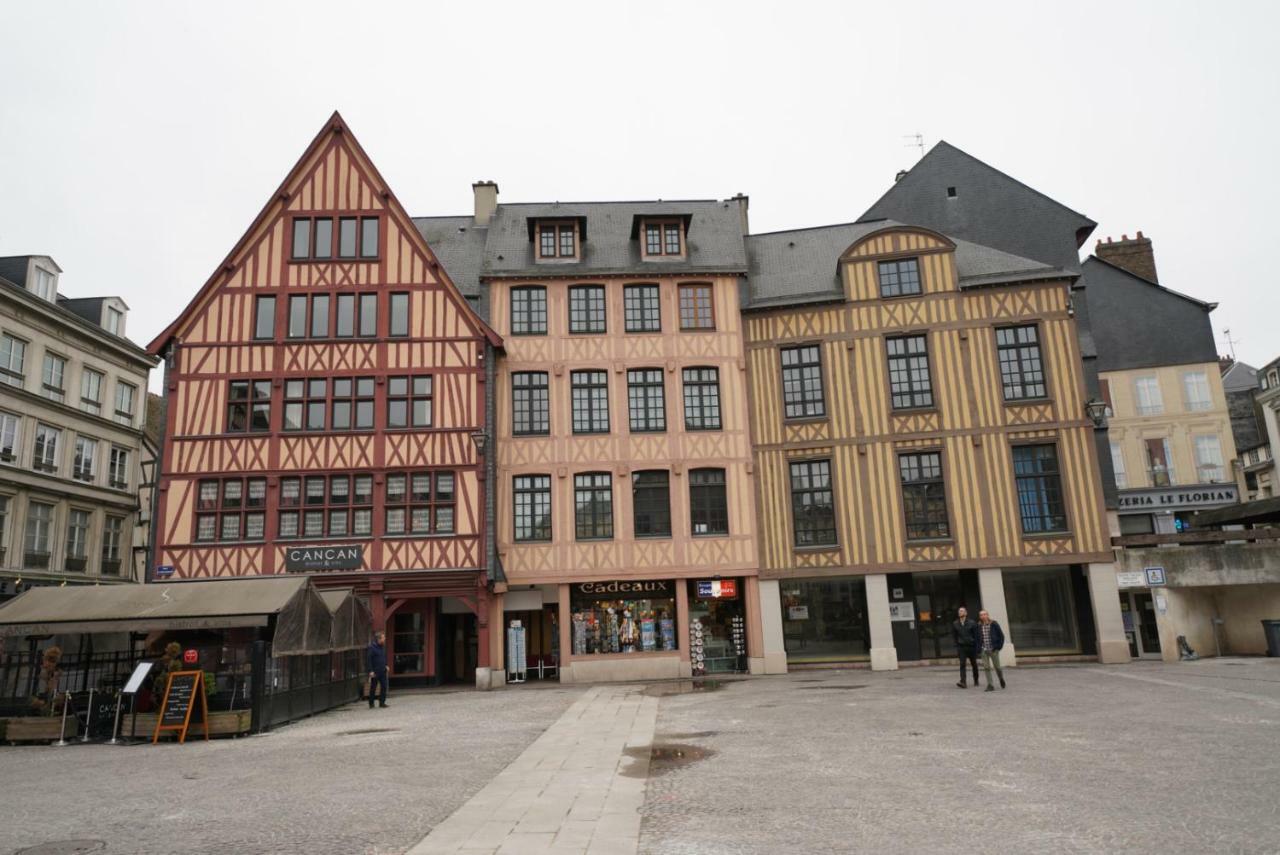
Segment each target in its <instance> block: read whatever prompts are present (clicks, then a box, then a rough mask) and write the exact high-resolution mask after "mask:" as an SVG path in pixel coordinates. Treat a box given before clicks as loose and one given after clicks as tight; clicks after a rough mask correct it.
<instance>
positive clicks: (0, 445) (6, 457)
mask: <svg viewBox="0 0 1280 855" xmlns="http://www.w3.org/2000/svg"><path fill="white" fill-rule="evenodd" d="M21 449H22V416H19V415H17V414H16V413H6V412H3V411H0V463H9V464H17V462H18V452H19V451H20V450H21Z"/></svg>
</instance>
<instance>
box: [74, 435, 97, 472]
mask: <svg viewBox="0 0 1280 855" xmlns="http://www.w3.org/2000/svg"><path fill="white" fill-rule="evenodd" d="M97 472H98V441H97V440H96V439H90V438H89V437H87V436H77V437H76V453H75V458H74V459H73V460H72V462H71V477H72V478H75V479H76V480H77V481H86V482H89V483H92V482H93V479H94V478H95V477H96V476H97Z"/></svg>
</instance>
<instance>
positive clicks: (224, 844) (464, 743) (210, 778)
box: [0, 687, 583, 855]
mask: <svg viewBox="0 0 1280 855" xmlns="http://www.w3.org/2000/svg"><path fill="white" fill-rule="evenodd" d="M582 691H583V690H581V689H570V688H568V687H566V688H563V689H561V688H558V687H556V688H541V687H529V688H528V689H525V690H523V691H521V692H520V693H519V694H516V692H515V691H514V690H510V691H500V692H475V691H465V690H464V691H459V692H454V693H446V694H442V693H438V692H429V693H422V694H395V693H393V694H392V696H391V698H390V705H389V706H388V707H387V709H384V710H383V709H375V710H370V709H368V708H367V707H366V706H365V705H364V704H355V705H352V706H349V707H344V708H342V709H339V710H335V711H333V712H329V713H325V714H322V715H319V716H316V717H315V718H312V719H309V720H306V721H303V722H299V723H297V724H292V725H289V726H287V727H282V728H280V729H278V730H276V731H274V732H272V733H270V734H267V735H265V736H259V737H248V738H244V739H237V740H229V739H222V740H213V741H211V742H209V743H203V742H199V741H198V742H190V741H188V743H187V744H186V745H181V746H179V745H176V744H165V745H159V746H154V747H153V746H149V745H147V746H142V745H138V746H130V747H116V746H108V745H85V746H79V745H76V746H69V747H65V748H52V747H48V746H30V747H0V793H3V809H2V810H0V855H9V853H12V852H13V851H15V850H17V849H20V848H23V847H27V846H34V845H36V844H40V843H44V842H46V841H53V840H67V839H76V838H79V839H90V840H103V841H106V842H107V848H106V849H105V850H101V851H103V852H105V853H109V854H110V855H150V853H157V855H158V854H159V853H165V855H168V853H177V852H182V853H199V855H203V853H217V855H256V853H295V852H296V853H311V855H319V853H342V855H348V854H349V853H356V854H357V855H375V853H376V855H382V853H402V852H404V851H405V850H406V849H407V848H409V847H410V846H412V845H413V844H415V843H417V842H418V841H419V840H421V839H422V837H423V835H425V834H426V833H427V832H428V831H430V830H431V828H432V826H434V825H435V824H437V823H438V822H440V821H441V820H443V819H444V818H445V817H447V816H448V815H449V814H451V813H452V812H453V811H454V810H455V809H456V808H457V807H459V806H460V805H462V804H463V803H464V802H466V801H467V799H468V798H470V797H471V796H472V795H473V794H474V793H476V792H477V791H478V790H480V788H481V787H483V786H484V785H485V784H486V783H487V782H488V781H489V780H490V779H491V778H493V777H494V776H495V775H497V774H498V773H499V772H501V771H502V769H503V768H504V767H506V766H507V765H508V764H509V763H511V761H512V760H514V759H515V758H516V757H517V756H518V755H519V754H520V753H521V752H522V751H523V750H524V749H525V747H526V746H528V745H529V743H531V742H533V741H534V740H535V739H536V738H537V737H538V736H539V735H540V734H541V733H542V732H543V731H544V730H545V729H546V728H547V727H548V726H549V725H550V724H551V723H552V722H553V721H555V720H556V719H557V718H559V717H560V715H561V714H562V713H564V711H565V710H566V709H568V708H569V707H570V705H571V704H572V703H573V702H574V701H575V700H576V699H577V698H578V697H579V696H580V695H581V694H582Z"/></svg>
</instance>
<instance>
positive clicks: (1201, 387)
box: [1182, 371, 1213, 412]
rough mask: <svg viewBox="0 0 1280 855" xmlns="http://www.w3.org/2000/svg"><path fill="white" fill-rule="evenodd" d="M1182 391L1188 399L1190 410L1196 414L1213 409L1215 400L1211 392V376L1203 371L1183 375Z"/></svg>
mask: <svg viewBox="0 0 1280 855" xmlns="http://www.w3.org/2000/svg"><path fill="white" fill-rule="evenodd" d="M1182 389H1183V392H1184V394H1185V397H1186V403H1187V409H1188V410H1190V411H1192V412H1196V411H1199V410H1211V409H1213V398H1212V395H1211V393H1210V391H1209V375H1207V374H1205V373H1204V372H1203V371H1188V372H1186V373H1185V374H1183V375H1182Z"/></svg>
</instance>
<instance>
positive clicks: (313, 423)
mask: <svg viewBox="0 0 1280 855" xmlns="http://www.w3.org/2000/svg"><path fill="white" fill-rule="evenodd" d="M328 390H329V381H328V380H321V379H315V380H286V381H284V425H283V427H284V429H285V430H324V411H325V407H326V403H327V402H326V398H327V397H328Z"/></svg>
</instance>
